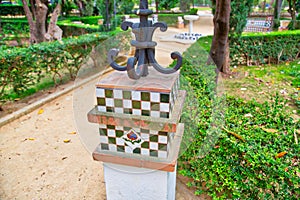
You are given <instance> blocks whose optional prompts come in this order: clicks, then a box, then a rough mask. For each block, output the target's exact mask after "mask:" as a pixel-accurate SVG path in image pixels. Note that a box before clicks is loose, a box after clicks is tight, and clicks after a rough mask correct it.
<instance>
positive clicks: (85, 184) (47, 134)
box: [0, 22, 212, 200]
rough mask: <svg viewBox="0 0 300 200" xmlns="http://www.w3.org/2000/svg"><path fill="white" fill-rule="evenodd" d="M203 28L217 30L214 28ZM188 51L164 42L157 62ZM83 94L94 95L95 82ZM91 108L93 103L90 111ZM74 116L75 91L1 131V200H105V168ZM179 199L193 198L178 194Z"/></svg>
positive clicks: (158, 48) (162, 61)
mask: <svg viewBox="0 0 300 200" xmlns="http://www.w3.org/2000/svg"><path fill="white" fill-rule="evenodd" d="M195 29H196V27H195ZM203 29H205V30H208V29H209V30H212V27H211V23H210V22H209V23H208V26H207V27H203ZM172 31H176V32H177V31H185V30H184V29H183V30H178V29H175V28H171V29H170V32H172ZM166 34H172V33H160V32H159V31H156V34H155V38H156V39H158V38H159V37H161V36H165V35H166ZM187 47H188V45H183V44H178V43H176V44H174V43H170V42H168V43H167V42H159V45H158V47H157V54H156V55H158V58H157V60H158V62H159V63H161V64H162V65H167V64H169V63H170V62H171V59H170V58H169V57H170V52H171V51H175V50H176V51H179V52H183V51H184V50H185V49H186V48H187ZM81 89H82V91H84V93H86V94H89V95H93V91H94V82H91V83H90V84H87V85H85V86H83V87H82V88H81ZM90 104H93V101H90V102H89V104H86V108H87V109H88V108H91V106H92V105H90ZM75 105H76V103H75ZM73 112H74V110H73V93H72V92H71V93H68V94H66V95H63V96H61V97H59V98H57V99H55V100H54V101H52V102H50V103H48V104H46V105H45V106H43V107H42V108H39V109H37V110H35V111H33V112H31V113H30V114H28V115H25V116H23V117H21V118H19V119H17V120H15V121H13V122H11V123H9V124H7V125H5V126H2V127H0V166H1V167H0V199H1V200H8V199H9V200H10V199H22V200H27V199H64V200H65V199H72V200H74V199H78V200H82V199H92V200H96V199H99V200H103V199H105V184H104V178H103V169H102V163H101V162H96V161H93V160H92V156H91V154H90V152H89V151H87V150H86V149H85V148H84V146H83V145H82V143H81V140H80V137H79V134H78V133H77V132H76V128H77V127H76V123H75V120H74V119H75V118H74V115H73ZM75 113H76V112H75ZM179 196H180V197H179ZM177 199H189V198H185V197H183V196H182V195H178V198H177Z"/></svg>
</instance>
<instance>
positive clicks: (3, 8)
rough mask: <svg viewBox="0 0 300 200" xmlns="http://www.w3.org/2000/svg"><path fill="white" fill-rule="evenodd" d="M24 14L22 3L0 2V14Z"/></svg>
mask: <svg viewBox="0 0 300 200" xmlns="http://www.w3.org/2000/svg"><path fill="white" fill-rule="evenodd" d="M5 15H25V13H24V9H23V6H22V5H9V4H0V16H5Z"/></svg>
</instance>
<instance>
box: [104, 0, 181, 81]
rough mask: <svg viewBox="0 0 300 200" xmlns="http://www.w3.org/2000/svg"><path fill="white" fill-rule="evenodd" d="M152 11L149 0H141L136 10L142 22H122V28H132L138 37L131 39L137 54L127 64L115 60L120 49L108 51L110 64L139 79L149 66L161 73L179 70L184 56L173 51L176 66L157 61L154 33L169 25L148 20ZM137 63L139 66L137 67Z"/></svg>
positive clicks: (163, 30) (132, 77) (145, 73)
mask: <svg viewBox="0 0 300 200" xmlns="http://www.w3.org/2000/svg"><path fill="white" fill-rule="evenodd" d="M152 13H153V12H152V10H149V9H148V0H141V1H140V9H139V10H137V11H136V14H137V15H138V16H139V17H140V22H139V23H132V22H128V21H125V22H123V23H122V24H121V28H122V30H124V31H126V30H128V28H131V29H132V32H133V33H134V35H135V39H136V40H132V41H131V45H132V46H134V47H135V48H136V52H135V55H134V57H131V58H129V59H128V61H127V65H126V66H120V65H118V64H117V63H116V62H115V61H114V58H115V57H116V56H118V53H119V50H118V49H111V50H110V51H109V52H108V62H109V64H110V66H111V67H112V68H114V69H115V70H118V71H127V74H128V76H129V78H131V79H135V80H137V79H139V78H140V77H141V76H143V77H144V76H147V75H148V66H153V67H154V69H156V70H157V71H159V72H160V73H163V74H170V73H174V72H175V71H177V70H178V69H179V68H180V67H181V65H182V56H181V54H180V53H179V52H172V53H171V58H172V59H173V60H177V63H176V65H175V67H173V68H165V67H162V66H160V65H159V64H158V63H157V61H156V59H155V46H156V45H157V43H156V42H154V41H152V37H153V33H154V31H155V30H156V29H157V28H160V31H162V32H165V31H166V30H167V28H168V26H167V24H166V23H164V22H156V23H154V24H152V21H150V20H148V16H149V15H151V14H152ZM136 65H137V67H135V66H136Z"/></svg>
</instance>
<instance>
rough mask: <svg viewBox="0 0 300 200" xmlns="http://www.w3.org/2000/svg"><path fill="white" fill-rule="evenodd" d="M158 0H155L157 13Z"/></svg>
mask: <svg viewBox="0 0 300 200" xmlns="http://www.w3.org/2000/svg"><path fill="white" fill-rule="evenodd" d="M158 3H159V2H158V0H155V9H156V14H158Z"/></svg>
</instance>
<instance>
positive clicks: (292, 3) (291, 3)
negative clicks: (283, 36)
mask: <svg viewBox="0 0 300 200" xmlns="http://www.w3.org/2000/svg"><path fill="white" fill-rule="evenodd" d="M288 2H289V10H288V11H289V13H290V14H291V17H292V29H293V30H294V29H295V23H296V0H288Z"/></svg>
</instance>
